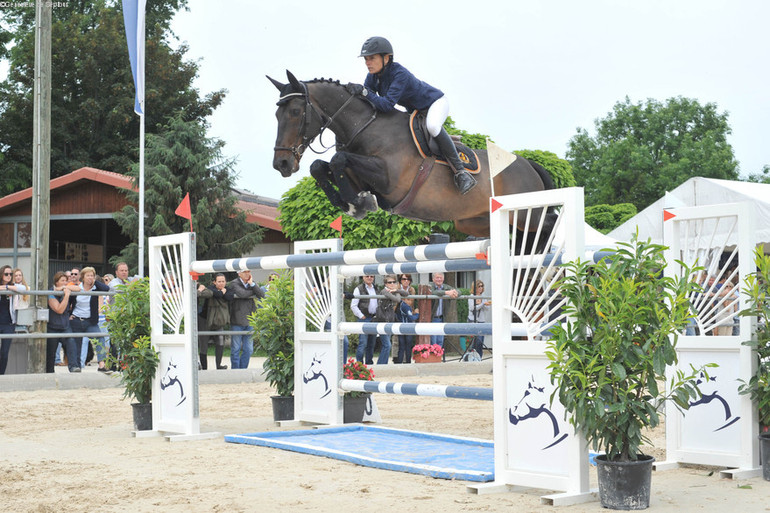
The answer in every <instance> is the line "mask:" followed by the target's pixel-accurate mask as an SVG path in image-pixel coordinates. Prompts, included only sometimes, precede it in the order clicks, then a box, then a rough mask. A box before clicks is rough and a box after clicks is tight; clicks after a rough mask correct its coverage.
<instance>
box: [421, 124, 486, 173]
mask: <svg viewBox="0 0 770 513" xmlns="http://www.w3.org/2000/svg"><path fill="white" fill-rule="evenodd" d="M425 121H426V120H425V113H424V112H420V111H417V110H415V111H412V114H411V115H410V116H409V129H410V130H411V132H412V140H413V141H414V144H415V146H416V147H417V151H419V152H420V155H421V156H422V158H424V159H426V158H430V157H433V158H435V159H436V162H437V163H439V164H444V165H447V166H448V165H449V164H448V163H447V162H446V161H445V160H443V158H444V156H443V155H442V154H441V151H440V150H439V149H438V144H436V141H434V140H433V138H432V137H430V134H429V133H428V129H427V127H426V122H425ZM452 140H453V141H454V143H455V147H456V148H457V153H458V155H460V160H462V161H463V164H464V165H465V170H466V171H468V172H469V173H471V174H473V175H475V174H478V172H479V171H480V169H479V158H478V156H476V152H474V151H473V150H472V149H471V148H469V147H468V146H466V145H464V144H463V143H461V142H460V140H459V138H458V136H455V135H453V136H452Z"/></svg>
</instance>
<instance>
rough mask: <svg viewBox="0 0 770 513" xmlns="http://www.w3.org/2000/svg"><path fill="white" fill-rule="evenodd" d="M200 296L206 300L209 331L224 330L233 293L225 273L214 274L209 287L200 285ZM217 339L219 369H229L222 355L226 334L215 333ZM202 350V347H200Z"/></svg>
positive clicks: (215, 347)
mask: <svg viewBox="0 0 770 513" xmlns="http://www.w3.org/2000/svg"><path fill="white" fill-rule="evenodd" d="M198 297H200V298H204V299H205V300H206V305H205V307H204V308H205V311H206V324H207V325H208V329H209V331H224V329H225V326H226V325H227V323H228V322H230V300H231V299H232V294H231V293H230V292H229V291H228V290H227V280H226V279H225V275H224V274H222V273H218V274H216V275H215V276H214V283H213V284H212V285H210V286H208V287H204V286H203V285H199V286H198ZM212 338H213V339H214V340H215V341H216V346H214V350H215V353H214V354H215V356H216V364H217V369H221V370H222V369H227V365H222V355H223V354H224V350H225V336H224V335H215V336H214V337H212ZM198 350H199V351H200V348H199V349H198Z"/></svg>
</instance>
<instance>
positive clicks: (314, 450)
mask: <svg viewBox="0 0 770 513" xmlns="http://www.w3.org/2000/svg"><path fill="white" fill-rule="evenodd" d="M225 442H231V443H241V444H250V445H262V446H265V447H275V448H278V449H285V450H287V451H294V452H302V453H306V454H313V455H317V456H326V457H328V458H334V459H338V460H343V461H349V462H351V463H355V464H357V465H363V466H367V467H374V468H382V469H387V470H397V471H400V472H411V473H412V474H422V475H425V476H431V477H438V478H441V479H462V480H465V481H478V482H487V481H493V480H494V478H495V464H494V461H495V460H494V443H493V442H491V441H488V440H480V439H476V438H464V437H457V436H450V435H439V434H435V433H421V432H415V431H406V430H401V429H391V428H384V427H377V426H366V425H363V424H349V425H345V426H338V427H328V428H319V429H306V430H298V431H268V432H264V433H247V434H242V435H227V436H225Z"/></svg>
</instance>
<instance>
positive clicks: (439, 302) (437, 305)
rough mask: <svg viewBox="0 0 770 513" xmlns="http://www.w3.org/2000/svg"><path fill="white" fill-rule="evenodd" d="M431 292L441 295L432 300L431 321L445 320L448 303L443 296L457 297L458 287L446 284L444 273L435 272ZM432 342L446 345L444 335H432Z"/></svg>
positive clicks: (442, 345)
mask: <svg viewBox="0 0 770 513" xmlns="http://www.w3.org/2000/svg"><path fill="white" fill-rule="evenodd" d="M431 293H432V294H433V295H434V296H439V299H433V300H432V302H433V305H432V306H431V308H432V314H433V315H432V317H431V322H444V313H445V312H446V308H447V307H448V304H447V302H446V301H445V300H444V299H443V296H446V297H449V298H452V299H457V297H458V296H459V295H460V294H459V292H457V290H456V289H454V288H452V287H450V286H449V285H444V273H433V288H432V290H431ZM430 343H431V344H438V345H440V346H441V347H444V335H431V337H430Z"/></svg>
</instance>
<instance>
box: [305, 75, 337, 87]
mask: <svg viewBox="0 0 770 513" xmlns="http://www.w3.org/2000/svg"><path fill="white" fill-rule="evenodd" d="M319 82H320V83H322V84H337V85H342V84H340V81H339V80H334V79H333V78H323V77H321V78H314V79H313V80H307V81H306V83H307V84H317V83H319Z"/></svg>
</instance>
